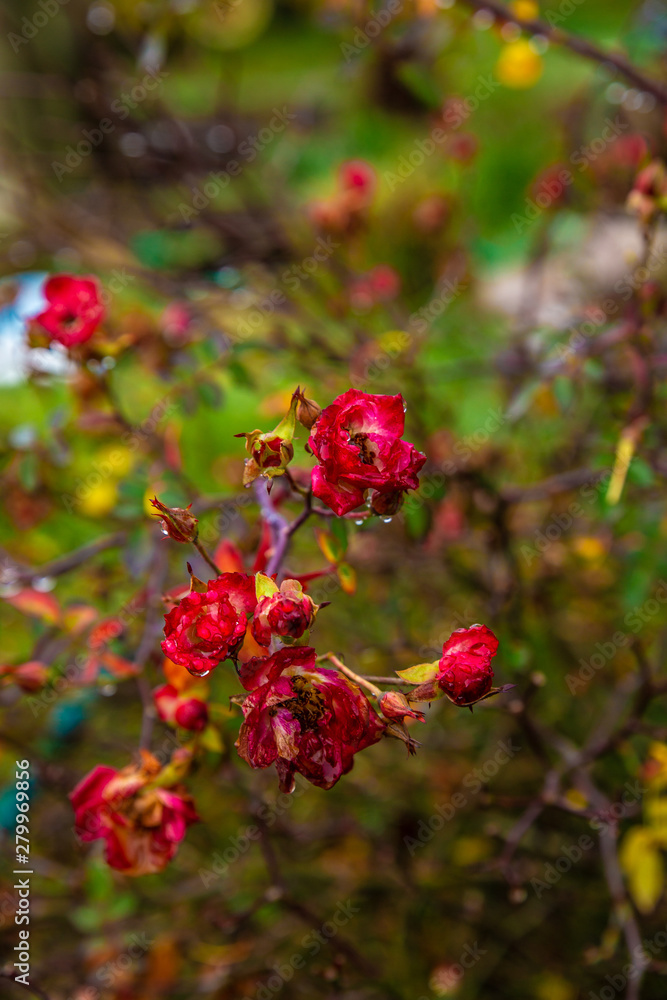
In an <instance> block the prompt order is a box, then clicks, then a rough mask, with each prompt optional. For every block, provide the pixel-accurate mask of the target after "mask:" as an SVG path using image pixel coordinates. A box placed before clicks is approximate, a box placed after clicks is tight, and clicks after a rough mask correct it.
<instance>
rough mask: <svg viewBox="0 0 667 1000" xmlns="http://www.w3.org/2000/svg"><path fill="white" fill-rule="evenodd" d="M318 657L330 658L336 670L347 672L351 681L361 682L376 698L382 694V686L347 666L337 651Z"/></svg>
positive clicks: (319, 658) (321, 658)
mask: <svg viewBox="0 0 667 1000" xmlns="http://www.w3.org/2000/svg"><path fill="white" fill-rule="evenodd" d="M317 659H318V660H328V661H329V663H332V664H333V666H334V667H335V668H336V670H338V671H340V673H341V674H345V676H346V677H349V679H350V680H351V681H354V683H355V684H361V686H362V687H365V688H366V689H367V690H368V691H370V692H371V694H374V695H375V697H376V698H377V697H378V695H381V694H382V691H380V688H379V687H377V686H376V685H375V684H373V682H372V681H371V680H369V678H368V677H362V676H361V674H355V672H354V670H350V668H349V667H346V666H345V664H344V663H343V662H342V660H339V658H338V657H337V656H336V654H335V653H323V654H322V656H318V657H317ZM403 683H405V682H403Z"/></svg>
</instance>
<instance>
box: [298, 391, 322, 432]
mask: <svg viewBox="0 0 667 1000" xmlns="http://www.w3.org/2000/svg"><path fill="white" fill-rule="evenodd" d="M294 395H295V396H296V398H297V400H298V403H297V408H296V419H297V420H298V421H299V423H300V424H303V426H304V427H306V428H307V429H308V430H311V429H312V427H313V424H314V423H315V422H316V421H317V420H318V419H319V416H320V413H321V412H322V407H321V406H318V405H317V403H316V402H315V401H314V400H312V399H306V397H305V396H304V394H303V393H302V392H301V389H297V390H296V392H295V393H294Z"/></svg>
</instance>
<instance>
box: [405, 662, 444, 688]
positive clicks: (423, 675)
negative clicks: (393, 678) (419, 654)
mask: <svg viewBox="0 0 667 1000" xmlns="http://www.w3.org/2000/svg"><path fill="white" fill-rule="evenodd" d="M438 662H439V661H438V660H434V661H433V663H417V664H415V666H414V667H406V669H405V670H397V671H396V673H397V674H398V676H399V677H402V678H403V680H404V681H410V683H411V684H425V683H426V682H427V681H432V680H434V679H435V677H436V676H437V674H438Z"/></svg>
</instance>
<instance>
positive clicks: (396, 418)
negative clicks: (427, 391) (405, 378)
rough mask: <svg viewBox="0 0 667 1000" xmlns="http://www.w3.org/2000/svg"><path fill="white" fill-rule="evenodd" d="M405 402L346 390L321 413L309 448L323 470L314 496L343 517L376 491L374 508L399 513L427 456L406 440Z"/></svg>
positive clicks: (316, 479) (315, 478) (314, 475)
mask: <svg viewBox="0 0 667 1000" xmlns="http://www.w3.org/2000/svg"><path fill="white" fill-rule="evenodd" d="M404 428H405V413H404V408H403V397H402V396H401V395H400V394H399V395H397V396H377V395H372V394H371V393H366V392H360V391H359V390H358V389H348V391H347V392H345V393H343V395H342V396H339V397H338V399H335V400H334V401H333V403H331V405H330V406H327V407H326V409H325V410H323V411H322V415H321V417H320V418H319V420H318V421H317V423H316V424H315V426H314V427H313V430H312V432H311V435H310V440H309V442H308V443H309V445H310V448H311V450H312V452H313V454H314V455H315V457H316V458H317V460H318V462H319V465H318V466H317V468H315V469H313V472H312V484H313V493H314V494H315V496H316V497H319V499H320V500H323V501H324V503H325V504H327V506H328V507H331V509H332V510H333V511H334V512H335V513H336V514H338V516H339V517H340V516H342V515H343V514H347V513H348V512H349V511H351V510H354V508H355V507H358V506H359V505H360V504H362V503H363V502H364V494H365V491H366V490H373V507H374V509H375V510H376V511H378V512H382V513H388V514H392V513H395V512H396V510H397V509H398V507H399V506H400V502H401V500H402V496H403V493H404V492H405V491H406V490H415V489H417V487H418V486H419V480H418V478H417V473H418V472H419V470H420V469H421V467H422V465H423V464H424V462H425V461H426V456H425V455H422V454H421V452H419V451H417V450H416V449H415V447H414V445H411V444H408V443H407V442H406V441H402V440H401V437H402V434H403V431H404Z"/></svg>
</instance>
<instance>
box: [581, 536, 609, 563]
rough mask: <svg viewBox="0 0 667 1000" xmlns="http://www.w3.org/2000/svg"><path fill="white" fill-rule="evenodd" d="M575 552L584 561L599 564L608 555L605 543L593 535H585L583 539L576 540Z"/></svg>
mask: <svg viewBox="0 0 667 1000" xmlns="http://www.w3.org/2000/svg"><path fill="white" fill-rule="evenodd" d="M574 551H575V552H576V553H577V555H578V556H581V558H582V559H586V560H588V561H589V562H599V561H601V560H602V559H604V558H605V556H606V555H607V549H606V546H605V544H604V542H602V541H601V540H600V539H599V538H595V537H594V536H593V535H583V536H582V537H581V538H575V540H574Z"/></svg>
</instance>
